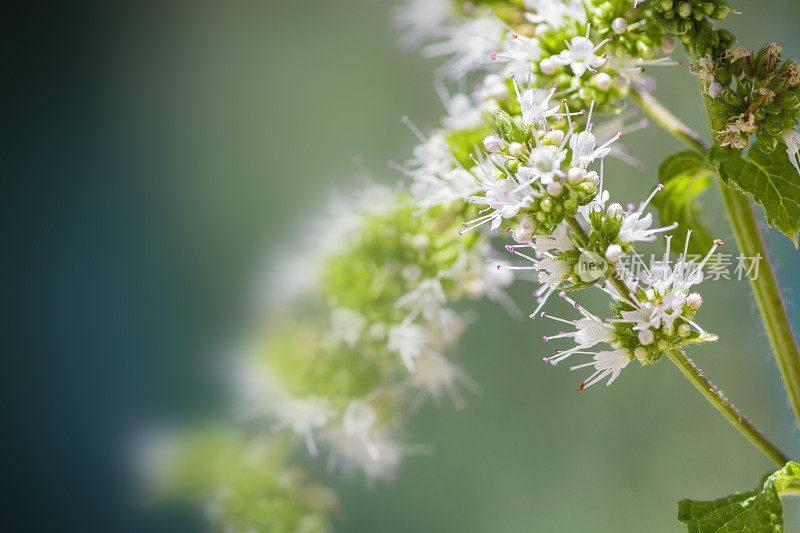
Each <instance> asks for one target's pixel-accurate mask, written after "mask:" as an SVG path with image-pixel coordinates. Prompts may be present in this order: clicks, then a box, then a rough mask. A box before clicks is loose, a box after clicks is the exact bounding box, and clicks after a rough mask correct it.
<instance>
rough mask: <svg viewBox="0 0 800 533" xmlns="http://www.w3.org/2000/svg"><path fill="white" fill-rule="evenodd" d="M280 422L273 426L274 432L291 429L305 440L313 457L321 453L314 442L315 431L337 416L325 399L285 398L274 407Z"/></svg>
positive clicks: (317, 397) (316, 397)
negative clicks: (286, 428)
mask: <svg viewBox="0 0 800 533" xmlns="http://www.w3.org/2000/svg"><path fill="white" fill-rule="evenodd" d="M274 412H275V415H276V416H277V418H278V422H277V423H276V424H275V425H273V426H272V429H273V431H276V430H280V429H283V428H285V427H289V428H291V429H292V431H294V432H295V433H297V434H298V435H300V436H302V437H304V438H305V441H306V446H307V447H308V453H309V455H311V456H312V457H314V456H316V455H317V454H318V453H319V452H318V450H317V445H316V441H315V440H314V430H316V429H319V428H322V427H324V426H325V425H326V424H327V423H328V419H330V418H331V417H332V416H334V415H335V414H336V412H335V411H333V410H332V409H331V408H330V407H329V405H328V401H327V399H325V398H322V397H319V396H309V397H308V398H283V399H281V400H280V401H278V402H277V403H276V404H275V405H274Z"/></svg>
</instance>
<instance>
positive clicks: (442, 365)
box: [409, 354, 471, 409]
mask: <svg viewBox="0 0 800 533" xmlns="http://www.w3.org/2000/svg"><path fill="white" fill-rule="evenodd" d="M409 380H410V382H411V384H412V385H413V386H414V387H416V388H418V389H422V390H424V391H425V392H426V393H427V394H430V395H431V396H432V397H433V399H434V400H436V401H439V400H441V398H442V397H443V396H444V395H445V394H447V395H448V396H450V398H451V399H452V400H453V404H454V405H455V407H456V409H462V408H463V407H464V398H463V397H462V396H461V395H460V394H459V392H458V389H457V388H456V385H457V383H458V382H459V381H461V382H464V383H466V384H468V385H469V384H471V381H470V380H469V378H468V377H467V375H466V374H465V373H464V371H463V370H461V368H459V367H458V366H456V365H455V364H453V363H452V362H450V361H448V360H447V359H446V358H444V357H442V356H441V355H438V354H429V355H426V356H425V357H421V358H420V359H419V360H418V361H417V369H416V371H415V372H414V373H413V374H411V376H410V377H409Z"/></svg>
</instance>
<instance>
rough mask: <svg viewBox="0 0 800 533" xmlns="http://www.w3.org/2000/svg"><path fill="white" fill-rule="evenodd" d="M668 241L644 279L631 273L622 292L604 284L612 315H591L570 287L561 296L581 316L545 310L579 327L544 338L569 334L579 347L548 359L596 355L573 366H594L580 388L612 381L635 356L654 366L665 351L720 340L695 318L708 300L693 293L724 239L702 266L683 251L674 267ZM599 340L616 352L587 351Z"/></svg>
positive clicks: (717, 242)
mask: <svg viewBox="0 0 800 533" xmlns="http://www.w3.org/2000/svg"><path fill="white" fill-rule="evenodd" d="M669 242H670V237H667V251H666V252H665V254H664V260H663V262H659V263H656V264H654V265H653V266H652V268H651V269H648V270H647V271H646V273H645V275H644V276H643V277H641V278H639V279H637V278H630V277H627V276H626V277H625V278H624V279H625V283H624V284H623V285H621V286H620V287H621V289H622V292H620V291H619V290H618V289H617V288H615V287H613V286H609V285H607V284H603V285H599V288H600V290H602V291H603V292H605V293H606V294H608V295H609V296H610V297H611V299H612V305H611V312H612V314H611V317H610V318H600V317H599V316H597V315H594V314H592V313H591V312H589V311H588V310H587V309H586V308H584V307H582V306H581V305H579V304H578V303H577V302H576V301H575V300H573V299H572V298H570V297H569V296H567V293H566V292H565V291H561V292H560V293H559V297H560V298H562V299H563V300H565V301H566V302H568V303H569V304H570V305H571V306H572V307H574V308H575V310H576V311H577V313H578V314H579V315H580V318H577V319H565V318H560V317H556V316H554V315H551V314H548V313H546V312H542V313H541V314H540V315H539V316H540V317H547V318H550V319H552V320H555V321H557V322H559V323H563V324H568V325H569V326H570V328H574V330H573V331H561V332H559V333H558V334H556V335H552V336H545V337H544V341H545V342H548V341H552V340H556V339H565V338H571V339H573V340H574V342H575V346H574V347H572V348H569V349H566V350H555V352H554V355H552V356H549V357H544V358H543V359H544V361H546V362H548V363H551V364H553V365H556V364H558V363H559V362H561V361H563V360H565V359H567V358H568V357H570V356H572V355H576V354H580V355H591V356H592V361H591V362H588V363H582V364H578V365H575V366H572V367H571V370H576V369H580V368H584V367H587V366H593V367H594V373H593V374H591V375H590V376H589V378H587V379H586V380H584V381H582V382H581V384H580V386H579V388H578V392H582V391H583V390H584V389H585V388H586V387H589V386H591V385H594V384H595V383H597V382H598V381H601V380H603V379H604V378H606V377H608V378H609V379H608V382H607V384H609V385H610V384H611V383H612V382H613V381H614V380H615V379H617V377H618V376H619V374H620V372H622V369H623V368H625V367H626V366H627V365H628V363H630V362H631V361H633V360H634V359H636V360H638V361H639V362H640V363H641V364H642V365H649V364H652V363H654V362H656V361H658V360H659V359H660V358H661V356H662V354H663V353H664V351H666V350H669V349H676V348H680V347H682V346H685V345H687V344H690V343H696V342H705V341H712V340H716V336H714V335H711V334H709V333H707V332H706V331H704V330H703V329H702V328H701V327H700V326H699V325H698V324H697V323H696V322H695V320H694V318H695V314H696V312H697V310H698V309H699V308H700V305H701V304H702V302H703V299H702V297H701V296H700V294H699V293H696V292H690V291H691V287H692V286H693V285H695V284H697V283H699V282H700V281H702V280H703V271H702V270H703V266H704V265H705V263H706V262H707V261H708V260H709V258H710V257H711V255H712V254H713V252H714V250H715V249H716V248H717V246H719V245H721V244H722V243H721V242H720V241H715V242H714V244H713V246H712V247H711V250H710V251H709V252H708V254H707V255H706V257H705V258H704V259H703V260H702V261H700V262H699V263H697V264H695V263H694V261H691V260H687V253H686V250H684V252H683V254H682V255H681V256H680V258H679V259H678V260H677V262H676V263H675V264H674V266H670V261H669ZM531 318H536V315H532V316H531ZM600 343H604V344H607V345H608V346H610V348H611V350H601V351H598V352H592V351H587V350H590V349H592V348H594V347H595V346H596V345H597V344H600Z"/></svg>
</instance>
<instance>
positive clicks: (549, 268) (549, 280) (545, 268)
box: [538, 257, 572, 285]
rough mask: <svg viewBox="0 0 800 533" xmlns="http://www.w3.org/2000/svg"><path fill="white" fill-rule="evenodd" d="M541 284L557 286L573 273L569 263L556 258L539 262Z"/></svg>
mask: <svg viewBox="0 0 800 533" xmlns="http://www.w3.org/2000/svg"><path fill="white" fill-rule="evenodd" d="M538 266H539V283H543V284H546V285H556V284H558V283H560V282H561V280H562V279H564V278H565V277H566V276H568V275H569V274H571V273H572V266H571V265H570V264H569V263H568V262H567V261H562V260H561V259H556V258H554V257H545V258H544V259H542V260H541V261H539V265H538Z"/></svg>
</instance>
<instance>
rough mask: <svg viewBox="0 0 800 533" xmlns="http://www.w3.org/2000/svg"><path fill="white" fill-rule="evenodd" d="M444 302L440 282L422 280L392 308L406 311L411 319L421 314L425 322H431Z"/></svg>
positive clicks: (436, 280)
mask: <svg viewBox="0 0 800 533" xmlns="http://www.w3.org/2000/svg"><path fill="white" fill-rule="evenodd" d="M445 301H446V298H445V295H444V291H443V290H442V284H441V282H440V281H439V280H438V279H424V280H422V281H420V282H419V284H417V286H416V288H414V290H412V291H409V292H407V293H406V294H404V295H402V296H401V297H400V298H398V299H397V301H396V302H395V304H394V306H395V307H405V308H406V309H408V310H409V311H410V312H411V314H410V317H411V319H413V318H415V317H416V316H417V315H418V314H420V313H421V314H422V316H423V317H425V319H426V320H431V319H432V318H434V317H435V316H436V313H438V311H439V308H440V307H441V306H442V305H443V304H444V303H445Z"/></svg>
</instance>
